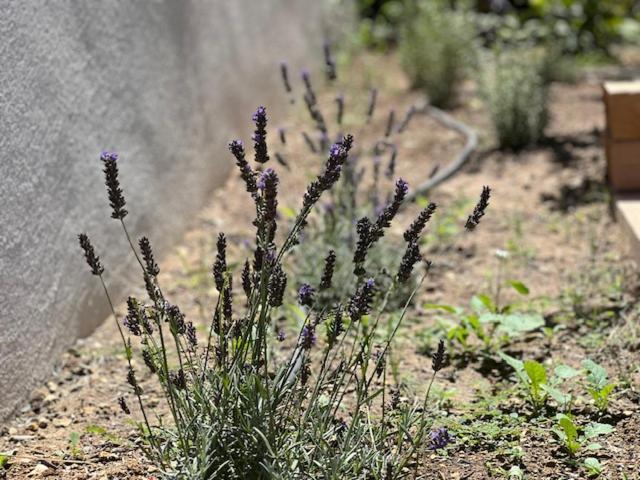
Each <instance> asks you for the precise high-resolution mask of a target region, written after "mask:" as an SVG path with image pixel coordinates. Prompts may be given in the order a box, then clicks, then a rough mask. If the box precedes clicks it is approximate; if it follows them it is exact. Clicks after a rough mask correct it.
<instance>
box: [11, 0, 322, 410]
mask: <svg viewBox="0 0 640 480" xmlns="http://www.w3.org/2000/svg"><path fill="white" fill-rule="evenodd" d="M323 5H324V3H323V2H318V1H316V0H270V1H261V2H256V1H255V0H235V1H233V2H229V1H223V0H216V1H210V2H172V1H164V2H118V1H116V0H109V1H104V2H100V3H82V2H67V3H63V4H60V3H57V4H56V5H55V6H53V5H49V4H45V3H42V2H8V3H3V4H2V5H0V57H1V58H2V59H3V68H2V70H1V71H0V99H1V100H0V101H1V103H2V116H1V117H0V152H1V154H2V162H0V178H2V181H1V182H0V198H2V201H3V208H2V210H0V223H1V224H2V235H1V236H0V247H1V251H2V255H1V256H0V291H1V292H2V295H1V297H0V308H1V311H2V317H1V318H0V328H1V329H2V332H3V335H2V336H1V337H0V384H2V386H3V388H2V389H1V390H0V419H1V418H4V417H6V416H7V415H9V414H10V413H11V412H12V411H13V410H14V409H15V408H16V406H17V405H18V404H19V402H20V401H21V400H23V399H24V398H25V397H26V396H27V395H28V393H29V391H30V390H31V388H32V387H33V386H34V385H35V384H36V383H37V382H38V381H40V380H41V379H42V378H44V377H45V376H46V375H47V374H49V372H50V369H51V366H52V364H53V363H54V361H55V359H56V358H57V356H58V354H59V353H60V352H61V351H62V350H63V349H64V348H66V347H68V346H69V345H70V344H71V343H72V342H73V340H74V339H75V338H77V337H78V336H83V335H87V334H89V333H90V332H91V331H92V330H93V329H94V328H95V327H96V326H97V325H98V324H99V323H100V322H101V321H102V320H103V319H104V318H105V317H106V316H107V315H108V306H107V304H106V301H105V300H104V297H103V295H100V291H99V290H98V289H99V288H100V287H99V284H98V283H97V282H90V281H88V280H89V274H88V272H87V270H86V265H84V264H83V261H82V258H81V254H80V251H79V249H78V245H77V240H76V234H77V233H79V232H83V231H84V232H86V233H88V234H89V235H90V236H91V237H92V238H93V239H94V243H95V245H96V248H97V250H98V253H99V254H100V255H101V257H102V259H103V263H104V264H105V266H106V267H107V280H108V283H109V287H110V289H111V291H112V292H114V293H116V294H117V295H118V297H117V299H118V300H120V299H121V298H120V297H119V296H120V295H122V292H123V287H124V286H125V285H127V284H129V283H130V281H131V280H132V279H133V278H134V277H135V276H136V274H137V270H136V269H134V268H133V258H123V257H126V256H125V255H123V252H126V251H127V250H126V245H125V243H124V242H125V240H124V239H123V238H122V235H121V231H120V230H119V228H117V227H118V225H117V224H115V223H113V222H111V221H108V220H109V206H108V204H107V201H106V197H105V191H104V188H101V187H102V182H103V180H102V177H101V173H100V165H101V164H100V161H99V154H100V151H101V150H103V149H108V150H115V151H117V152H118V153H119V154H120V157H121V161H120V170H121V179H122V187H123V189H124V191H125V195H126V198H127V202H128V205H129V207H130V208H129V209H130V211H131V213H130V215H129V216H128V217H127V220H128V226H129V227H130V230H131V232H132V234H133V235H136V236H137V235H139V234H145V235H148V236H149V237H150V239H151V241H152V243H153V245H154V247H155V248H156V250H157V251H158V253H161V252H162V251H166V248H167V247H168V246H170V245H171V244H172V242H174V241H175V240H176V239H177V238H178V237H179V235H180V233H181V232H182V231H183V230H184V228H185V227H186V225H187V224H188V222H189V220H190V219H191V218H192V217H193V215H194V214H195V212H197V211H198V210H199V208H200V207H201V206H202V205H203V202H204V201H205V199H206V198H207V196H208V194H209V193H210V191H211V189H212V188H214V187H215V186H217V185H219V184H220V183H221V182H222V181H223V180H224V178H225V177H226V175H227V173H228V172H229V170H230V167H231V166H232V165H233V161H232V159H231V158H230V157H229V154H228V152H227V150H226V143H227V141H228V140H229V139H230V138H233V137H235V136H238V135H243V136H245V137H247V136H248V132H247V131H246V129H247V125H248V122H247V121H246V120H247V119H248V118H250V117H251V113H252V111H253V110H255V107H256V106H257V105H258V104H261V103H264V104H266V105H267V106H270V105H271V104H270V103H269V102H271V101H272V100H274V99H276V100H277V101H273V104H274V106H277V105H278V104H284V103H283V102H281V101H280V98H279V96H278V95H279V94H280V88H281V87H280V85H279V83H278V76H277V74H275V69H276V68H277V64H278V62H279V60H280V59H281V58H288V59H290V60H291V61H292V62H293V65H294V67H296V68H297V67H298V66H301V65H302V63H303V59H304V58H305V57H307V56H308V55H309V54H310V52H312V51H314V50H317V49H318V46H319V45H321V33H322V32H321V30H322V18H323V8H324V7H323Z"/></svg>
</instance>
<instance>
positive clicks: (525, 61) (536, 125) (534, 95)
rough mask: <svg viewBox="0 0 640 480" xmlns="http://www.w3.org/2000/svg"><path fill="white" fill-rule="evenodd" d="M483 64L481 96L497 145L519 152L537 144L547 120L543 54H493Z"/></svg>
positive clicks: (524, 51) (546, 66) (546, 91)
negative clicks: (518, 150)
mask: <svg viewBox="0 0 640 480" xmlns="http://www.w3.org/2000/svg"><path fill="white" fill-rule="evenodd" d="M483 63H485V69H484V72H483V76H482V94H483V97H484V100H485V102H486V105H487V109H488V111H489V115H490V117H491V122H492V124H493V129H494V131H495V134H496V137H497V141H498V144H499V146H500V147H501V148H511V149H521V148H523V147H526V146H528V145H532V144H535V143H537V142H538V141H539V140H540V139H541V138H542V136H543V133H544V129H545V127H546V125H547V122H548V119H549V114H548V103H549V91H548V85H547V83H548V82H547V78H546V77H547V72H548V63H547V61H546V59H545V58H544V54H543V55H540V54H536V53H535V52H532V51H531V50H529V49H527V50H522V49H512V50H505V51H502V52H498V51H496V52H495V53H494V55H493V56H492V57H491V58H489V59H488V60H487V61H486V62H483Z"/></svg>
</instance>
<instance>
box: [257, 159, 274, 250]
mask: <svg viewBox="0 0 640 480" xmlns="http://www.w3.org/2000/svg"><path fill="white" fill-rule="evenodd" d="M278 182H279V180H278V175H277V174H276V172H275V170H273V169H272V168H267V169H266V170H265V171H264V172H262V174H261V175H260V178H259V179H258V183H257V185H258V188H259V189H260V190H261V191H262V198H263V199H264V213H263V217H262V219H263V220H264V223H265V224H266V226H267V229H268V238H269V241H272V240H273V238H274V236H275V232H276V217H277V215H278Z"/></svg>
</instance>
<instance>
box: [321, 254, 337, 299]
mask: <svg viewBox="0 0 640 480" xmlns="http://www.w3.org/2000/svg"><path fill="white" fill-rule="evenodd" d="M335 266H336V252H335V251H334V250H329V253H328V254H327V256H326V258H325V259H324V270H323V272H322V278H321V279H320V290H326V289H327V288H331V280H332V278H333V270H334V268H335Z"/></svg>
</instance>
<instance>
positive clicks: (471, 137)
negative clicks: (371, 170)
mask: <svg viewBox="0 0 640 480" xmlns="http://www.w3.org/2000/svg"><path fill="white" fill-rule="evenodd" d="M415 113H422V114H424V115H428V116H430V117H432V118H433V119H434V120H436V121H437V122H438V123H440V124H441V125H442V126H444V127H446V128H449V129H451V130H455V131H456V132H458V133H460V134H462V135H463V136H464V137H465V138H466V142H465V145H464V147H463V149H462V150H461V151H460V152H459V153H458V154H457V155H456V157H455V158H454V160H453V161H452V162H450V163H449V164H448V165H447V166H446V167H444V168H441V169H438V170H437V171H436V173H435V175H433V176H431V177H430V178H428V179H427V180H425V181H424V182H422V183H421V184H420V185H418V186H417V187H416V188H415V189H414V190H413V191H412V192H411V193H410V194H409V195H407V197H406V199H405V201H404V202H403V203H402V206H403V208H404V207H406V206H407V205H409V204H410V203H412V202H414V201H415V200H416V199H418V198H419V197H421V196H423V195H425V194H426V193H427V192H429V191H431V190H433V189H434V188H435V187H437V186H438V185H440V184H441V183H443V182H445V181H446V180H448V179H449V178H451V177H452V176H453V175H455V174H456V173H458V172H459V171H460V169H461V168H462V167H463V166H464V165H465V164H466V163H467V162H468V161H469V159H470V158H471V156H472V155H473V153H474V152H475V150H476V148H478V135H477V134H476V132H475V131H474V130H473V129H471V128H470V127H469V126H468V125H466V124H464V123H462V122H461V121H459V120H456V119H455V118H453V117H452V116H451V115H449V114H448V113H446V112H444V111H442V110H440V109H439V108H436V107H434V106H432V105H429V104H428V103H426V104H424V105H423V106H420V107H416V109H415Z"/></svg>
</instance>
